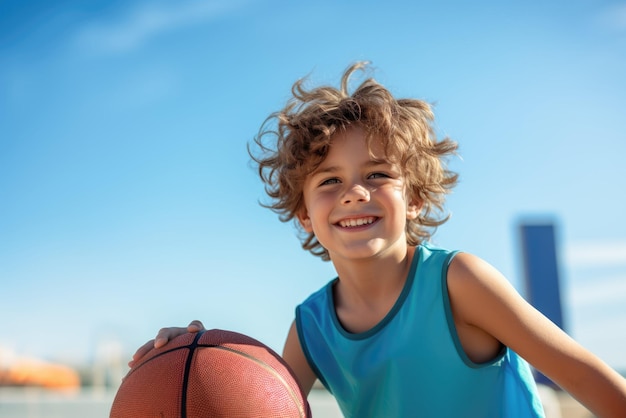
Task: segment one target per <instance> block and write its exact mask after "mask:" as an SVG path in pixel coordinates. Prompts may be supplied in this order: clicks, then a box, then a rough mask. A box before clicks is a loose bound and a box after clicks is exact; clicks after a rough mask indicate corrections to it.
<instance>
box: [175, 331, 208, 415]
mask: <svg viewBox="0 0 626 418" xmlns="http://www.w3.org/2000/svg"><path fill="white" fill-rule="evenodd" d="M202 334H204V331H200V332H198V335H196V337H195V338H194V339H193V342H192V343H191V344H189V345H187V346H186V347H185V348H188V349H189V354H188V355H187V361H186V362H185V371H184V373H183V387H182V391H181V397H182V398H181V400H180V409H181V411H180V418H187V386H188V385H189V372H190V370H191V363H192V362H193V354H194V351H195V349H196V348H197V347H198V340H199V339H200V337H202Z"/></svg>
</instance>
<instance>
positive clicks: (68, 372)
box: [0, 358, 80, 389]
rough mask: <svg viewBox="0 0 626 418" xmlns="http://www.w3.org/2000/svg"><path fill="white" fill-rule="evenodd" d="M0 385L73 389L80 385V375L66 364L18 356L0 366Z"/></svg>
mask: <svg viewBox="0 0 626 418" xmlns="http://www.w3.org/2000/svg"><path fill="white" fill-rule="evenodd" d="M1 385H8V386H41V387H45V388H54V389H74V388H78V387H79V386H80V377H79V375H78V373H77V372H76V371H75V370H73V369H72V368H70V367H68V366H64V365H61V364H54V363H48V362H44V361H42V360H37V359H29V358H18V359H15V360H14V361H12V362H11V363H9V364H5V365H4V367H1V368H0V386H1Z"/></svg>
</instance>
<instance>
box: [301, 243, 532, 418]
mask: <svg viewBox="0 0 626 418" xmlns="http://www.w3.org/2000/svg"><path fill="white" fill-rule="evenodd" d="M454 255H455V253H454V252H450V251H447V250H443V249H439V248H435V247H432V246H430V245H428V244H424V245H421V246H418V247H417V248H416V250H415V255H414V256H413V260H412V263H411V268H410V272H409V276H408V277H407V280H406V283H405V285H404V289H403V290H402V292H401V294H400V296H399V297H398V300H397V301H396V303H395V305H394V306H393V308H392V309H391V310H390V312H389V313H388V314H387V315H386V316H385V318H384V319H383V320H382V321H380V323H378V324H377V325H376V326H375V327H374V328H372V329H370V330H368V331H366V332H363V333H358V334H354V333H350V332H347V331H346V330H345V329H344V328H343V327H342V326H341V324H340V323H339V320H338V319H337V316H336V313H335V309H334V306H333V291H332V289H333V284H334V283H335V282H336V280H338V279H335V280H333V281H331V282H329V283H328V284H327V285H326V286H324V287H323V288H322V289H320V290H319V291H317V292H316V293H314V294H312V295H311V296H310V297H309V298H308V299H307V300H306V301H305V302H304V303H302V304H301V305H299V306H298V307H297V308H296V326H297V330H298V337H299V339H300V344H301V346H302V350H303V351H304V354H305V356H306V358H307V360H308V362H309V365H310V366H311V368H312V370H313V371H314V372H315V374H316V375H317V377H318V378H319V380H320V381H321V382H322V383H323V384H324V386H326V388H327V389H328V390H329V391H330V392H331V393H332V394H333V395H334V397H335V399H336V400H337V403H338V404H339V407H340V409H341V411H342V413H343V414H344V416H346V417H438V418H439V417H441V418H446V417H454V418H458V417H480V418H489V417H494V418H495V417H507V418H515V417H543V416H544V413H543V407H542V405H541V401H540V399H539V396H538V393H537V388H536V386H535V381H534V379H533V376H532V373H531V371H530V368H529V366H528V364H527V363H526V362H525V361H524V360H523V359H521V358H520V357H519V356H518V355H517V354H516V353H514V352H513V351H512V350H510V349H507V348H503V350H502V351H501V353H500V354H499V355H498V356H497V357H496V358H495V359H493V360H492V361H489V362H487V363H481V364H477V363H474V362H472V361H471V360H470V359H469V358H468V357H467V355H466V354H465V352H464V351H463V348H462V346H461V343H460V341H459V339H458V336H457V333H456V328H455V326H454V319H453V317H452V311H451V309H450V301H449V297H448V290H447V280H446V277H447V271H448V265H449V263H450V261H451V260H452V257H454Z"/></svg>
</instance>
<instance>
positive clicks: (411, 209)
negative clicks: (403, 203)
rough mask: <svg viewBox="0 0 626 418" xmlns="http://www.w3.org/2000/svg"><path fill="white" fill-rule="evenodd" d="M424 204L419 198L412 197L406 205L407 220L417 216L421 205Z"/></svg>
mask: <svg viewBox="0 0 626 418" xmlns="http://www.w3.org/2000/svg"><path fill="white" fill-rule="evenodd" d="M423 206H424V201H423V200H419V199H413V200H411V202H410V203H409V204H408V205H407V207H406V218H407V219H409V220H413V219H415V218H417V216H418V215H419V213H420V212H421V211H422V207H423Z"/></svg>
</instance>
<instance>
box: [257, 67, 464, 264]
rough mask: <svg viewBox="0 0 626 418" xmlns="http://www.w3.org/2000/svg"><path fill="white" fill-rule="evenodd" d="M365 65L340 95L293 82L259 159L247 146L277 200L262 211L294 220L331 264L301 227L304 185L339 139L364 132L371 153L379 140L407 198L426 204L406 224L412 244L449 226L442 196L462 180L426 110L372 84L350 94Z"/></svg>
mask: <svg viewBox="0 0 626 418" xmlns="http://www.w3.org/2000/svg"><path fill="white" fill-rule="evenodd" d="M367 66H368V63H367V62H357V63H355V64H353V65H351V66H350V67H349V68H348V69H347V70H346V71H345V72H344V74H343V76H342V78H341V86H340V88H339V89H337V88H334V87H330V86H322V87H317V88H314V89H311V90H307V89H306V88H305V86H304V82H305V81H306V78H304V79H300V80H298V81H296V83H295V84H294V85H293V87H292V89H291V92H292V95H293V97H292V98H291V99H290V100H289V101H288V102H287V104H286V106H285V107H284V108H283V109H282V110H280V111H278V112H274V113H272V114H271V115H270V116H269V117H268V118H267V119H266V120H265V121H264V122H263V124H262V125H261V128H260V129H259V132H258V134H257V135H256V136H255V138H254V143H255V144H256V146H257V147H258V149H257V150H256V153H254V152H253V151H252V150H251V148H250V146H248V153H249V154H250V157H251V158H252V160H253V161H254V162H255V163H256V164H258V173H259V176H260V177H261V180H262V181H263V183H264V184H265V191H266V193H267V195H268V196H269V197H270V199H271V200H272V201H271V203H269V204H263V203H261V204H262V205H263V206H265V207H267V208H270V209H271V210H273V211H274V212H276V213H277V214H278V215H279V218H280V220H281V221H282V222H289V221H291V220H295V224H296V227H297V228H299V231H300V232H301V233H302V248H304V249H305V250H308V251H310V252H311V253H313V254H314V255H316V256H320V257H321V258H322V259H323V260H326V261H328V260H329V255H328V252H327V251H326V249H325V248H324V247H323V246H322V245H321V244H320V243H319V241H318V240H317V239H316V237H315V235H314V234H313V233H306V232H305V231H304V230H303V229H302V228H301V226H300V224H299V222H298V221H297V215H298V214H299V213H301V211H302V210H304V197H303V187H304V182H305V180H306V178H307V176H308V175H309V174H310V173H312V172H313V171H315V169H316V168H317V167H318V166H319V165H320V164H321V163H322V161H324V159H325V158H326V156H327V154H328V152H329V149H330V146H331V142H332V138H333V135H334V134H335V133H336V132H343V131H345V130H346V129H347V128H348V127H350V126H359V127H361V128H362V129H363V130H364V131H365V132H366V136H367V139H366V140H367V144H368V147H370V152H371V146H370V144H371V141H372V138H375V139H376V140H377V141H382V142H381V143H382V146H383V150H384V152H385V155H386V157H387V158H388V159H389V160H390V161H392V162H393V163H394V164H397V165H398V167H400V168H401V170H402V174H403V177H404V180H405V185H406V192H407V197H408V198H409V200H410V199H414V200H417V201H420V202H422V207H421V210H420V213H419V215H418V216H417V218H416V219H413V220H407V224H406V236H407V243H408V244H409V245H418V244H420V243H421V242H423V241H425V240H428V239H430V237H431V236H432V234H433V233H434V232H435V230H436V228H437V227H438V226H439V225H441V224H443V223H444V222H446V221H447V220H448V218H449V215H445V214H444V213H443V211H444V201H445V195H446V194H447V193H449V192H450V191H451V189H452V188H453V187H454V186H455V185H456V183H457V180H458V175H457V174H456V173H454V172H451V171H449V170H448V169H447V166H446V160H445V159H446V157H448V156H450V155H452V154H454V153H455V152H456V150H457V143H456V142H454V141H452V140H451V139H449V138H444V139H441V140H437V138H436V137H435V134H434V131H433V128H432V122H433V119H434V116H433V112H432V110H431V107H430V105H429V104H428V103H426V102H424V101H421V100H416V99H395V98H394V97H393V95H392V94H391V93H390V92H389V91H388V90H387V89H386V88H385V87H383V86H382V85H380V84H379V83H378V82H376V81H375V80H374V79H373V78H368V79H366V80H365V81H363V82H362V83H361V85H360V86H359V87H358V88H357V89H356V90H354V92H353V93H352V94H350V92H349V81H350V78H351V76H352V75H353V74H354V73H355V72H356V71H357V70H361V71H363V70H364V69H366V68H367ZM294 218H295V219H294Z"/></svg>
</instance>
